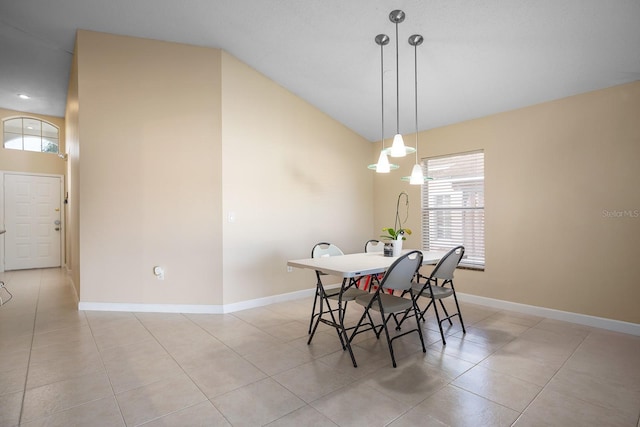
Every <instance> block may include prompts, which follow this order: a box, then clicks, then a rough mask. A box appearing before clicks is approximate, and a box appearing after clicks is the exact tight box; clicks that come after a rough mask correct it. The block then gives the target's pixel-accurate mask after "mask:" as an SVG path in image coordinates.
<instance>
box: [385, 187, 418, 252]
mask: <svg viewBox="0 0 640 427" xmlns="http://www.w3.org/2000/svg"><path fill="white" fill-rule="evenodd" d="M403 195H404V196H405V197H406V204H405V205H406V207H407V216H408V215H409V196H408V195H407V193H405V192H404V191H403V192H402V193H400V194H399V195H398V203H397V205H396V223H395V226H394V227H393V228H391V227H385V228H383V229H382V231H383V232H384V233H386V234H382V235H380V237H381V238H382V239H384V240H387V242H385V244H384V256H394V257H396V256H400V254H401V253H402V241H403V240H407V238H406V237H405V235H409V234H411V229H410V228H403V227H402V222H403V221H402V220H401V219H400V214H399V210H400V199H401V198H402V196H403ZM405 221H406V218H405Z"/></svg>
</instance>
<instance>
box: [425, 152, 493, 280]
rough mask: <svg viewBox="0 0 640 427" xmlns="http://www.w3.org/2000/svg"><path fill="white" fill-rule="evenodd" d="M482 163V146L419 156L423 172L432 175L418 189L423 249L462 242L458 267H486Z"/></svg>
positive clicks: (480, 268)
mask: <svg viewBox="0 0 640 427" xmlns="http://www.w3.org/2000/svg"><path fill="white" fill-rule="evenodd" d="M447 160H448V161H449V163H447ZM456 162H457V163H458V165H457V167H456ZM484 166H485V153H484V150H483V149H481V150H474V151H467V152H461V153H452V154H446V155H442V156H434V157H427V158H424V159H422V169H423V173H424V174H425V176H429V177H431V178H433V179H432V180H429V181H427V182H425V184H424V185H423V186H422V189H421V195H422V205H421V211H420V214H421V221H422V250H425V251H429V250H449V249H451V248H453V247H455V246H457V245H463V246H464V247H465V257H464V258H463V259H462V260H461V262H460V267H464V268H470V269H477V270H484V269H485V265H486V254H485V246H486V245H485V236H486V235H485V203H484V195H485V185H484V178H485V173H484ZM445 171H454V173H453V174H449V175H446V172H445ZM437 200H439V201H440V202H441V204H438V203H437V202H436V201H437ZM445 200H448V203H444V201H445ZM434 202H435V203H434Z"/></svg>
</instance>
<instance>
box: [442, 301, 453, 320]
mask: <svg viewBox="0 0 640 427" xmlns="http://www.w3.org/2000/svg"><path fill="white" fill-rule="evenodd" d="M440 307H442V310H443V311H444V315H445V318H444V319H443V320H448V321H449V325H453V322H451V316H449V312H448V311H447V307H445V306H444V303H443V302H442V300H440Z"/></svg>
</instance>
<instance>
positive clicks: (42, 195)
mask: <svg viewBox="0 0 640 427" xmlns="http://www.w3.org/2000/svg"><path fill="white" fill-rule="evenodd" d="M60 183H61V178H60V177H55V176H38V175H21V174H10V173H5V174H4V197H5V200H4V202H5V203H4V207H5V228H6V230H7V231H6V233H5V235H4V236H5V237H4V245H5V269H7V270H21V269H26V268H46V267H60V265H61V263H60V253H61V251H60V238H61V237H60V235H61V234H62V223H61V220H62V217H61V214H60Z"/></svg>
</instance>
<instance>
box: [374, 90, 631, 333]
mask: <svg viewBox="0 0 640 427" xmlns="http://www.w3.org/2000/svg"><path fill="white" fill-rule="evenodd" d="M639 117H640V82H635V83H632V84H626V85H621V86H617V87H613V88H609V89H606V90H600V91H596V92H592V93H586V94H582V95H578V96H573V97H570V98H565V99H561V100H557V101H554V102H549V103H544V104H540V105H536V106H532V107H529V108H523V109H519V110H515V111H510V112H506V113H502V114H497V115H494V116H490V117H486V118H482V119H478V120H473V121H469V122H464V123H460V124H456V125H452V126H447V127H443V128H438V129H433V130H430V131H426V132H422V133H421V134H420V146H419V152H420V156H421V157H429V156H438V155H443V154H450V153H458V152H465V151H472V150H477V149H484V151H485V192H486V199H485V215H486V229H485V232H486V270H485V271H484V272H478V271H467V270H461V271H458V272H457V273H456V279H457V281H456V284H457V288H458V289H459V290H460V291H461V292H465V293H468V294H473V295H479V296H484V297H489V298H495V299H499V300H506V301H511V302H516V303H522V304H529V305H534V306H540V307H547V308H552V309H558V310H563V311H568V312H575V313H581V314H586V315H593V316H598V317H604V318H610V319H615V320H621V321H627V322H633V323H640V286H639V285H640V263H639V262H638V256H639V255H640V251H639V250H638V239H639V237H640V217H638V216H637V215H638V213H640V172H638V171H639V169H638V161H639V160H640V121H639V120H638V118H639ZM408 140H409V141H411V140H412V138H410V137H409V138H408ZM379 148H380V145H379V144H376V148H375V149H374V150H373V152H372V154H371V158H374V157H376V158H377V153H378V152H379ZM409 163H411V162H405V165H404V171H405V173H404V174H405V175H406V174H407V172H408V171H409V170H410V166H411V165H410V164H409ZM402 174H403V172H400V171H397V172H396V173H395V176H393V177H392V176H386V177H385V176H377V177H376V190H377V191H376V199H375V206H376V211H375V224H376V227H377V228H379V227H382V226H385V225H387V224H389V223H390V222H392V221H393V214H394V212H395V199H396V197H397V195H398V193H399V191H401V190H403V189H405V190H407V191H408V192H409V194H410V197H411V202H412V204H411V209H412V213H411V219H410V223H409V226H413V228H416V229H417V228H419V227H420V216H419V210H420V192H419V189H418V188H415V187H411V186H409V185H407V184H405V185H403V184H402V183H400V182H399V181H398V180H397V177H398V176H400V175H402ZM392 204H393V206H391V205H392ZM605 211H608V212H615V211H618V212H622V211H627V212H630V213H631V216H623V217H615V216H607V215H606V213H605ZM613 215H616V214H615V213H614V214H613ZM623 215H624V214H623ZM410 241H411V244H412V245H413V246H414V247H419V245H420V241H419V236H415V235H414V236H412V238H411V239H410Z"/></svg>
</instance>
